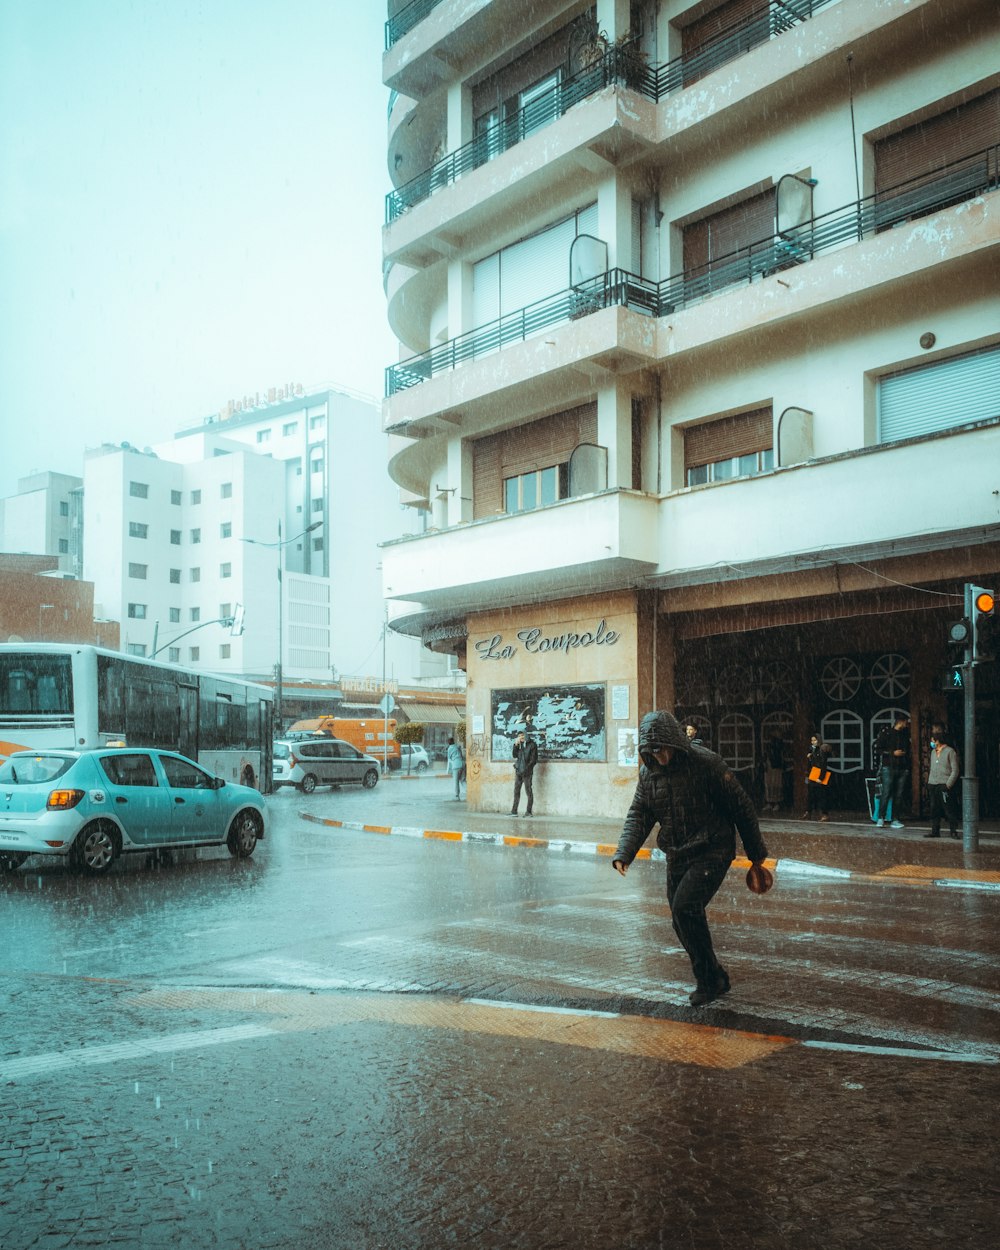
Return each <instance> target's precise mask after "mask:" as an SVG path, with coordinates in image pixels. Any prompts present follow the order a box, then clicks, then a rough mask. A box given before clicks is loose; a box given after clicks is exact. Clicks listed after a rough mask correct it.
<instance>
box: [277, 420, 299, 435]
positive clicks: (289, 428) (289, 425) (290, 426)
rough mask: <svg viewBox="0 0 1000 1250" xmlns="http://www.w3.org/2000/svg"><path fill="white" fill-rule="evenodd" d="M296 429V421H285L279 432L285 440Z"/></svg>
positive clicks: (297, 424) (297, 425)
mask: <svg viewBox="0 0 1000 1250" xmlns="http://www.w3.org/2000/svg"><path fill="white" fill-rule="evenodd" d="M298 428H299V423H298V421H286V422H285V424H284V425H283V426H282V427H281V432H282V434H283V435H284V436H285V438H290V437H291V436H292V435H293V434H294V433H295V431H296V430H297V429H298Z"/></svg>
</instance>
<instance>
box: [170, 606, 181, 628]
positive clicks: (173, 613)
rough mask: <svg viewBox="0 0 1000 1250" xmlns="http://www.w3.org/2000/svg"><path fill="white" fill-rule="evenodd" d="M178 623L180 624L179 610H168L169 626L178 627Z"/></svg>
mask: <svg viewBox="0 0 1000 1250" xmlns="http://www.w3.org/2000/svg"><path fill="white" fill-rule="evenodd" d="M180 623H181V610H180V608H171V609H170V624H171V625H179V624H180Z"/></svg>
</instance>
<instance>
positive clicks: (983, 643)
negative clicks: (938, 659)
mask: <svg viewBox="0 0 1000 1250" xmlns="http://www.w3.org/2000/svg"><path fill="white" fill-rule="evenodd" d="M996 650H997V614H996V595H995V593H994V592H993V591H992V590H985V589H984V588H983V587H982V586H973V587H972V658H973V659H974V660H992V659H993V658H994V656H995V655H996Z"/></svg>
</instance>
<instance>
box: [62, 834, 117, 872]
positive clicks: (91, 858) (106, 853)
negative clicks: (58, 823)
mask: <svg viewBox="0 0 1000 1250" xmlns="http://www.w3.org/2000/svg"><path fill="white" fill-rule="evenodd" d="M118 849H119V847H118V832H117V830H116V829H115V828H114V827H113V826H112V825H106V824H104V823H103V822H101V821H98V822H97V823H96V824H93V825H88V826H87V827H86V829H81V830H80V832H79V833H78V834H77V836H76V841H75V842H74V843H73V850H72V857H73V863H74V864H75V865H76V867H77V868H80V869H82V870H83V872H85V873H87V874H89V875H90V876H91V877H100V876H103V875H104V873H106V872H110V871H111V865H112V864H113V863H114V862H115V858H116V856H117V855H118Z"/></svg>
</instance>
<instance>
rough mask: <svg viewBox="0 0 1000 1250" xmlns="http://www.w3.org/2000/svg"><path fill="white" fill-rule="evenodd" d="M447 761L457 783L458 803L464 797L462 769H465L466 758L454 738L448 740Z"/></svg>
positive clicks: (456, 795)
mask: <svg viewBox="0 0 1000 1250" xmlns="http://www.w3.org/2000/svg"><path fill="white" fill-rule="evenodd" d="M447 760H448V771H449V772H450V773H451V775H452V777H453V779H454V781H455V799H456V801H457V800H460V799H461V797H462V769H463V768H464V767H465V756H464V755H463V754H462V748H461V747H460V746H459V745H458V743H457V742H456V741H455V739H454V738H449V739H448V755H447Z"/></svg>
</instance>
